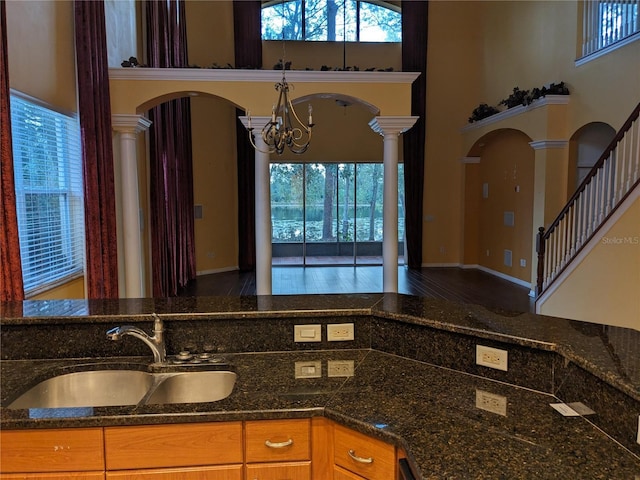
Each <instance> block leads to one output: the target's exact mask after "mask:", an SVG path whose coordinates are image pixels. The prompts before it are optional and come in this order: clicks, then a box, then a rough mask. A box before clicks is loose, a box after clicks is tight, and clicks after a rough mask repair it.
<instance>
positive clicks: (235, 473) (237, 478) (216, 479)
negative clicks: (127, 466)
mask: <svg viewBox="0 0 640 480" xmlns="http://www.w3.org/2000/svg"><path fill="white" fill-rule="evenodd" d="M107 478H108V479H116V480H205V479H206V480H242V465H218V466H214V467H180V468H160V469H155V470H149V469H147V470H122V471H119V472H107Z"/></svg>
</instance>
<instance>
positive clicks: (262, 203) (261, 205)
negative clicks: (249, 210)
mask: <svg viewBox="0 0 640 480" xmlns="http://www.w3.org/2000/svg"><path fill="white" fill-rule="evenodd" d="M239 118H240V121H241V122H242V124H243V125H244V126H245V127H246V128H249V126H251V127H253V128H254V132H258V133H257V134H255V135H254V136H253V138H254V142H255V144H256V147H258V148H257V149H256V151H255V152H256V153H255V155H256V198H255V201H256V220H255V221H256V294H257V295H271V293H272V287H271V182H270V174H269V153H268V148H267V145H266V144H265V143H264V141H263V140H262V136H261V135H260V134H259V132H260V131H261V130H262V128H263V127H264V126H265V125H266V124H267V123H269V121H270V120H271V117H254V116H252V117H251V125H249V119H248V117H246V116H242V117H239Z"/></svg>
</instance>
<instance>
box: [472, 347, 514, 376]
mask: <svg viewBox="0 0 640 480" xmlns="http://www.w3.org/2000/svg"><path fill="white" fill-rule="evenodd" d="M507 355H508V353H507V351H506V350H500V349H499V348H491V347H485V346H484V345H476V364H477V365H482V366H483V367H489V368H495V369H496V370H503V371H505V372H506V371H507V369H508V360H507Z"/></svg>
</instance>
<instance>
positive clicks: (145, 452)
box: [104, 422, 243, 470]
mask: <svg viewBox="0 0 640 480" xmlns="http://www.w3.org/2000/svg"><path fill="white" fill-rule="evenodd" d="M104 439H105V455H106V464H107V470H127V469H138V468H162V467H188V466H196V465H221V464H231V463H243V462H242V423H241V422H228V423H199V424H198V423H196V424H182V425H144V426H133V427H105V429H104Z"/></svg>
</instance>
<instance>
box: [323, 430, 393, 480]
mask: <svg viewBox="0 0 640 480" xmlns="http://www.w3.org/2000/svg"><path fill="white" fill-rule="evenodd" d="M349 452H351V453H352V455H353V456H355V457H358V458H360V459H362V460H363V461H358V460H356V459H354V458H352V456H351V455H349ZM364 460H367V462H364ZM334 462H335V464H336V465H340V466H341V467H343V468H346V469H347V470H349V471H351V472H354V473H357V474H358V475H361V476H363V477H365V478H368V479H369V480H389V479H392V478H395V471H396V450H395V447H393V446H392V445H389V444H387V443H384V442H382V441H380V440H377V439H375V438H371V437H368V436H366V435H363V434H361V433H358V432H355V431H353V430H349V429H348V428H344V427H343V426H341V425H335V428H334Z"/></svg>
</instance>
